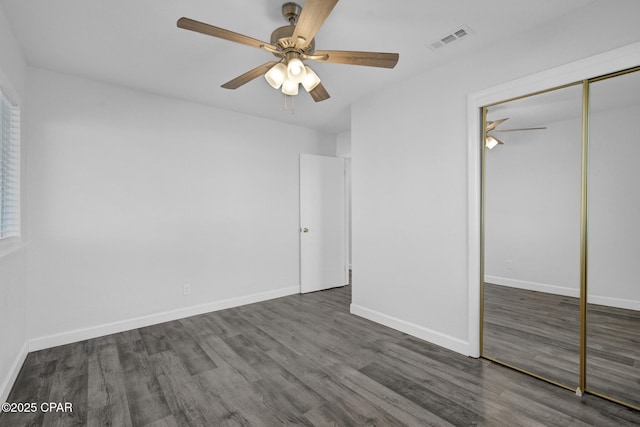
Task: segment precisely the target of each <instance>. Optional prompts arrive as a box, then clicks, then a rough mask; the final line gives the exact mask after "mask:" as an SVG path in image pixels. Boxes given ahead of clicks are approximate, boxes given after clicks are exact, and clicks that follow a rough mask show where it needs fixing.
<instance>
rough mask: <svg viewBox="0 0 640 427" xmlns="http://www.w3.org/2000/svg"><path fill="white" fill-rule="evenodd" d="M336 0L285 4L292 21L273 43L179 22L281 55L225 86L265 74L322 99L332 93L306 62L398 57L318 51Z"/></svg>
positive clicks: (287, 89) (381, 63)
mask: <svg viewBox="0 0 640 427" xmlns="http://www.w3.org/2000/svg"><path fill="white" fill-rule="evenodd" d="M336 3H338V0H306V1H305V3H304V8H303V7H300V6H299V5H298V4H296V3H292V2H289V3H285V4H283V5H282V16H284V18H285V19H287V20H288V21H289V25H285V26H283V27H280V28H277V29H276V30H275V31H273V33H271V41H270V43H267V42H263V41H260V40H257V39H254V38H252V37H249V36H245V35H242V34H238V33H234V32H233V31H229V30H225V29H222V28H219V27H214V26H213V25H209V24H205V23H203V22H199V21H195V20H193V19H189V18H180V19H179V20H178V23H177V25H178V27H179V28H182V29H185V30H190V31H195V32H197V33H202V34H206V35H209V36H213V37H218V38H221V39H225V40H229V41H232V42H236V43H240V44H244V45H247V46H252V47H256V48H258V49H262V50H265V51H267V52H269V53H272V54H273V55H275V56H276V57H277V58H278V60H277V61H269V62H267V63H264V64H262V65H260V66H258V67H256V68H254V69H253V70H250V71H247V72H246V73H244V74H242V75H240V76H238V77H236V78H235V79H233V80H230V81H228V82H227V83H225V84H223V85H222V87H223V88H225V89H237V88H239V87H240V86H242V85H244V84H246V83H248V82H250V81H251V80H253V79H255V78H256V77H259V76H262V75H264V76H265V79H266V80H267V82H268V83H269V85H271V86H272V87H273V88H274V89H280V88H281V90H282V92H283V93H284V94H285V95H291V96H293V95H297V94H298V88H299V85H300V84H302V86H303V87H304V88H305V89H306V90H307V92H309V94H310V95H311V96H312V97H313V100H314V101H315V102H320V101H324V100H325V99H328V98H329V97H330V96H329V93H328V92H327V91H326V89H325V88H324V86H323V85H322V83H321V82H320V78H319V77H318V76H317V75H316V74H315V73H314V72H313V70H311V68H310V67H309V66H308V65H305V64H304V63H303V61H305V60H313V61H319V62H329V63H336V64H351V65H364V66H368V67H381V68H393V67H395V65H396V64H397V62H398V58H399V55H398V54H397V53H383V52H357V51H341V50H315V39H314V37H315V35H316V33H317V32H318V30H319V29H320V27H321V26H322V24H323V23H324V21H325V20H326V19H327V17H328V16H329V14H330V13H331V11H332V10H333V8H334V6H335V5H336Z"/></svg>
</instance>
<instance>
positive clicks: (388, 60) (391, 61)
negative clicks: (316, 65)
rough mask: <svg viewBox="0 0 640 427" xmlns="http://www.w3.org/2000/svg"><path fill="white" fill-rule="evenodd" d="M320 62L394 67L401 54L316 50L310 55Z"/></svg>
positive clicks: (310, 57)
mask: <svg viewBox="0 0 640 427" xmlns="http://www.w3.org/2000/svg"><path fill="white" fill-rule="evenodd" d="M308 58H309V59H314V60H316V61H320V62H331V63H334V64H351V65H364V66H367V67H381V68H393V67H395V66H396V64H397V63H398V59H399V58H400V55H399V54H397V53H384V52H355V51H349V50H316V51H315V52H314V53H313V55H310V56H308Z"/></svg>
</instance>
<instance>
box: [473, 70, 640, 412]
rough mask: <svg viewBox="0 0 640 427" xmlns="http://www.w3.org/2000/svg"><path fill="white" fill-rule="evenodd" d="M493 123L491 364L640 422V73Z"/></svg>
mask: <svg viewBox="0 0 640 427" xmlns="http://www.w3.org/2000/svg"><path fill="white" fill-rule="evenodd" d="M482 113H483V129H482V134H483V144H484V150H483V155H482V189H483V192H482V237H481V240H482V242H483V244H482V250H481V265H482V273H481V283H482V307H481V313H482V322H481V325H482V330H481V337H482V338H481V343H482V347H481V354H482V356H483V357H485V358H487V359H490V360H493V361H495V362H498V363H502V364H505V365H507V366H510V367H513V368H515V369H518V370H520V371H523V372H526V373H528V374H531V375H533V376H536V377H538V378H541V379H544V380H546V381H549V382H551V383H554V384H556V385H559V386H562V387H565V388H567V389H570V390H575V391H576V392H577V393H582V392H583V391H586V392H588V393H591V394H595V395H598V396H601V397H604V398H607V399H610V400H613V401H615V402H618V403H621V404H623V405H626V406H629V407H632V408H635V409H637V410H640V166H638V164H639V163H638V162H639V159H640V67H636V68H633V69H629V70H624V71H620V72H617V73H612V74H609V75H606V76H600V77H594V78H591V79H587V80H584V81H580V82H575V83H574V84H569V85H566V86H563V87H561V88H556V89H550V90H548V91H543V92H539V93H536V94H531V95H525V96H522V97H520V98H517V99H512V100H506V101H503V102H500V103H496V104H492V105H488V106H485V107H483V109H482Z"/></svg>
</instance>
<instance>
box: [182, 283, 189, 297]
mask: <svg viewBox="0 0 640 427" xmlns="http://www.w3.org/2000/svg"><path fill="white" fill-rule="evenodd" d="M182 295H191V285H182Z"/></svg>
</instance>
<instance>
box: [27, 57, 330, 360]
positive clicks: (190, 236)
mask: <svg viewBox="0 0 640 427" xmlns="http://www.w3.org/2000/svg"><path fill="white" fill-rule="evenodd" d="M28 81H29V90H28V101H29V107H30V108H29V120H28V123H27V131H28V133H29V135H30V141H31V142H32V143H31V144H30V147H29V171H30V176H29V204H28V206H29V220H30V231H31V238H30V239H31V241H30V250H29V270H30V276H29V309H30V316H29V321H28V328H29V335H30V337H31V338H32V342H31V344H32V345H31V348H32V349H34V348H42V347H47V346H50V345H55V344H60V343H62V342H69V341H74V340H77V339H82V338H86V337H90V336H96V335H99V334H102V333H110V332H114V331H117V330H123V329H127V328H130V327H135V326H139V325H141V324H148V323H154V322H158V321H162V320H166V319H168V318H174V317H179V316H185V315H188V314H192V313H195V312H202V311H210V310H213V309H216V308H221V307H225V306H230V305H236V304H241V303H246V302H251V301H257V300H261V299H266V298H270V297H276V296H280V295H286V294H291V293H295V292H298V285H299V264H298V263H299V261H298V259H299V253H298V227H299V224H298V156H299V154H300V153H312V154H329V155H335V150H336V144H335V135H330V134H323V133H319V132H316V131H311V130H308V129H304V128H298V127H292V126H289V125H283V124H279V123H276V122H272V121H268V120H263V119H256V118H252V117H249V116H245V115H241V114H237V113H233V112H229V111H224V110H220V109H214V108H209V107H204V106H200V105H196V104H192V103H187V102H181V101H177V100H172V99H167V98H162V97H159V96H154V95H150V94H147V93H142V92H136V91H132V90H128V89H124V88H120V87H115V86H110V85H106V84H100V83H96V82H91V81H87V80H82V79H79V78H75V77H71V76H66V75H61V74H56V73H53V72H49V71H44V70H41V69H34V68H30V69H29V72H28ZM285 135H286V136H289V135H296V138H295V139H292V138H288V137H287V138H284V137H283V136H285ZM183 285H190V287H191V294H190V295H187V296H183ZM145 316H148V317H146V318H145Z"/></svg>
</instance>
